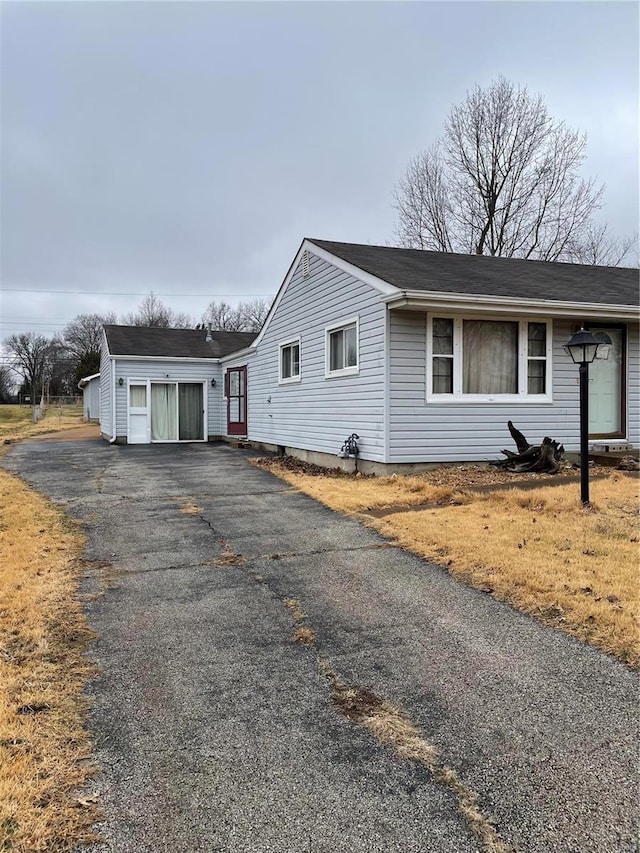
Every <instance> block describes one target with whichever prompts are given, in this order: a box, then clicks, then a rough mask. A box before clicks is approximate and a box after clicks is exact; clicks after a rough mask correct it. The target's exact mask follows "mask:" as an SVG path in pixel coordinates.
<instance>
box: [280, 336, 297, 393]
mask: <svg viewBox="0 0 640 853" xmlns="http://www.w3.org/2000/svg"><path fill="white" fill-rule="evenodd" d="M296 344H297V345H298V374H297V376H288V377H283V375H282V350H283V349H285V348H286V347H291V346H295V345H296ZM301 381H302V345H301V343H300V335H298V337H297V338H289V340H286V341H282V343H279V344H278V385H295V384H297V383H298V382H301Z"/></svg>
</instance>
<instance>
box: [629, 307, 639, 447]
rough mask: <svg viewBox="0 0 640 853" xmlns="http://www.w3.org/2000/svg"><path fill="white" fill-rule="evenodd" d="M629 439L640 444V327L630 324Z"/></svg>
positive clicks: (634, 444) (634, 443)
mask: <svg viewBox="0 0 640 853" xmlns="http://www.w3.org/2000/svg"><path fill="white" fill-rule="evenodd" d="M627 353H628V357H627V377H628V381H627V388H628V391H627V415H628V418H629V426H628V432H627V439H628V440H629V441H630V442H631V443H632V444H633V446H634V447H638V446H640V328H639V327H638V324H637V323H634V324H633V325H630V326H629V328H628V332H627Z"/></svg>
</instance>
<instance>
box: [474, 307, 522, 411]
mask: <svg viewBox="0 0 640 853" xmlns="http://www.w3.org/2000/svg"><path fill="white" fill-rule="evenodd" d="M462 352H463V380H462V385H463V388H462V390H463V393H465V394H517V393H518V324H517V323H503V322H499V321H495V320H465V321H464V323H463V337H462Z"/></svg>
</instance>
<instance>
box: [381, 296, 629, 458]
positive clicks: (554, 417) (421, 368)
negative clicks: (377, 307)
mask: <svg viewBox="0 0 640 853" xmlns="http://www.w3.org/2000/svg"><path fill="white" fill-rule="evenodd" d="M390 313H391V316H390V367H391V376H390V414H389V421H390V430H389V443H390V453H389V462H391V463H405V462H406V463H409V462H473V461H477V462H480V461H489V460H492V459H498V458H502V456H501V454H500V451H501V449H502V448H503V447H506V448H509V449H515V448H514V447H513V441H512V439H511V436H510V435H509V431H508V428H507V421H509V420H512V421H513V422H514V424H515V425H516V426H517V427H518V429H519V430H520V431H521V432H523V433H524V434H525V435H526V437H527V438H528V439H529V441H531V442H532V443H533V442H538V441H541V440H542V438H543V437H544V436H545V435H548V436H550V437H551V438H554V439H556V440H557V441H559V442H561V443H562V444H564V446H565V448H566V450H567V451H575V450H578V449H579V445H580V417H579V405H580V388H579V384H578V368H577V366H576V365H574V364H573V362H572V361H571V359H570V358H569V357H568V356H567V355H566V353H565V352H564V350H563V349H562V346H563V344H565V343H566V342H567V341H568V340H569V338H570V337H571V334H572V332H573V326H574V323H573V322H572V321H570V320H568V319H562V320H555V321H554V323H553V355H552V362H553V364H552V377H553V379H552V389H553V402H552V403H535V402H515V403H513V402H509V403H505V404H496V403H460V402H455V403H454V402H443V403H433V402H430V403H427V402H426V371H427V352H426V315H425V314H423V313H421V312H417V311H416V312H413V311H392V312H390ZM628 351H629V373H628V377H629V380H630V382H629V387H630V393H629V406H628V416H629V419H630V423H631V424H633V427H632V430H633V432H632V434H631V435H628V439H629V440H630V441H633V442H635V443H636V444H637V443H638V440H639V435H638V423H639V421H640V393H639V389H638V384H639V381H640V380H639V376H638V373H639V366H640V365H639V362H640V359H639V356H638V332H637V329H636V330H635V331H633V332H630V334H629V346H628Z"/></svg>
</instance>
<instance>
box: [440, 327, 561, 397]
mask: <svg viewBox="0 0 640 853" xmlns="http://www.w3.org/2000/svg"><path fill="white" fill-rule="evenodd" d="M427 353H428V365H427V399H430V400H441V401H443V400H446V399H451V400H458V399H460V400H467V401H470V400H474V399H475V400H478V401H489V402H490V401H492V400H493V399H494V398H495V399H496V400H505V399H507V398H509V399H514V400H523V399H527V400H532V401H534V400H537V401H538V402H540V401H542V400H544V401H547V400H550V398H551V389H550V388H549V385H548V383H549V377H550V375H551V373H550V369H549V365H550V362H551V328H550V323H548V322H546V321H544V322H529V321H528V320H522V319H505V320H484V319H483V320H479V319H477V318H475V317H438V316H429V317H428V319H427Z"/></svg>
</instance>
